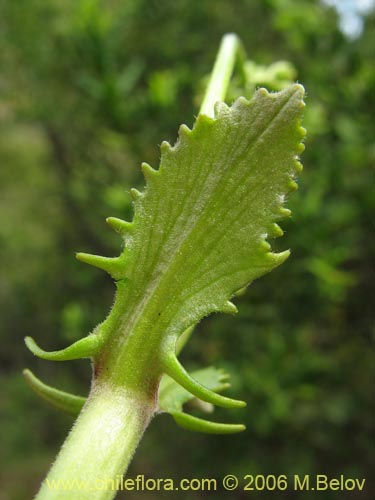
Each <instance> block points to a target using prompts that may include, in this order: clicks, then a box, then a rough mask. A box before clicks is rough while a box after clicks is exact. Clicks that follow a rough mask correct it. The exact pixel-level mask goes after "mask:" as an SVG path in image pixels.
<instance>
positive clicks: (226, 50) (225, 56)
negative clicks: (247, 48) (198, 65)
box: [199, 33, 244, 118]
mask: <svg viewBox="0 0 375 500" xmlns="http://www.w3.org/2000/svg"><path fill="white" fill-rule="evenodd" d="M243 60H244V50H243V48H242V44H241V41H240V39H239V38H238V36H237V35H236V34H234V33H228V34H226V35H224V36H223V38H222V41H221V44H220V48H219V52H218V54H217V56H216V61H215V66H214V69H213V71H212V73H211V77H210V81H209V83H208V86H207V89H206V93H205V96H204V98H203V102H202V105H201V109H200V110H199V114H202V115H207V116H210V117H211V118H213V117H214V106H215V103H216V102H217V101H223V100H224V98H225V96H226V93H227V90H228V86H229V82H230V79H231V77H232V74H233V71H234V68H235V64H236V62H238V63H239V68H240V70H241V72H243Z"/></svg>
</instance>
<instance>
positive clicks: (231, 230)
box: [93, 84, 305, 351]
mask: <svg viewBox="0 0 375 500" xmlns="http://www.w3.org/2000/svg"><path fill="white" fill-rule="evenodd" d="M303 95H304V89H303V87H302V86H301V85H297V84H296V85H292V86H290V87H288V88H287V89H285V90H283V91H282V92H278V93H274V94H269V93H268V92H267V91H266V90H265V89H260V90H258V91H257V92H256V94H255V96H254V98H253V99H252V100H251V101H247V100H246V99H244V98H240V99H238V100H237V101H236V102H235V103H234V104H233V105H232V106H231V107H228V106H226V105H225V104H223V103H218V104H217V106H216V114H215V118H209V117H208V116H205V115H199V116H198V118H197V120H196V123H195V126H194V128H193V130H190V129H189V128H188V127H186V126H185V125H182V126H181V127H180V131H179V139H178V141H177V143H176V145H175V146H174V147H172V146H170V145H169V144H168V143H167V142H163V143H162V145H161V162H160V168H159V170H153V169H152V168H151V167H150V166H149V165H147V164H143V165H142V169H143V172H144V175H145V177H146V180H147V186H146V189H145V192H144V193H138V192H137V196H135V202H134V203H135V215H134V220H133V223H132V230H131V232H129V234H128V235H127V237H126V244H125V249H124V252H123V254H122V255H121V256H120V257H119V258H118V259H117V260H116V261H115V264H116V272H115V275H116V279H117V280H118V281H119V282H121V290H120V291H119V293H118V297H117V301H116V304H115V307H114V310H113V314H114V315H116V314H118V316H119V315H120V314H123V315H124V317H123V318H122V322H123V323H127V324H129V325H132V328H133V329H134V328H136V329H137V331H138V332H139V335H141V336H142V335H144V340H145V341H146V339H147V340H148V341H149V342H152V343H153V344H154V346H155V347H157V346H158V345H160V344H161V342H162V341H163V342H164V341H165V342H166V348H167V349H169V351H171V350H173V346H174V342H175V340H176V338H177V337H178V335H179V334H181V333H182V332H183V331H184V330H185V329H186V328H188V327H189V326H190V325H193V324H195V323H197V322H198V321H199V320H200V319H202V318H203V317H204V316H207V315H208V314H210V313H212V312H219V311H223V312H235V307H234V306H233V304H231V303H230V302H228V300H229V299H230V298H231V297H233V296H234V295H235V293H236V292H237V291H238V290H240V289H241V288H243V287H245V286H247V285H248V284H249V283H251V282H252V281H253V280H254V279H256V278H258V277H260V276H261V275H263V274H265V273H267V272H269V271H271V270H272V269H274V268H275V267H277V266H278V265H280V264H281V263H282V262H284V260H285V259H286V258H287V257H288V255H289V251H285V252H281V253H273V252H272V251H271V248H270V246H269V244H268V243H267V241H266V240H267V238H268V237H276V236H279V235H280V234H282V231H281V230H280V228H279V227H278V226H277V224H276V222H277V221H278V220H279V219H282V218H283V217H286V216H288V215H289V214H290V212H289V210H286V209H284V208H283V204H284V200H285V195H286V194H288V193H289V192H290V191H293V190H294V189H296V183H295V182H294V181H293V178H294V176H295V175H296V174H297V173H298V172H300V170H301V168H302V167H301V164H300V163H299V162H298V161H297V157H298V154H299V153H300V152H301V151H302V150H303V145H302V144H301V140H302V138H303V137H304V134H305V131H304V129H303V128H302V127H300V125H299V123H300V119H301V115H302V112H303V108H304V104H303ZM93 264H94V265H95V262H93ZM99 265H100V263H99ZM105 265H107V264H106V262H105ZM105 265H103V266H102V267H103V268H104V267H105ZM111 271H113V270H112V269H111V270H110V272H111ZM112 274H114V273H113V272H112ZM120 303H121V304H123V305H124V307H122V306H121V304H120ZM125 304H126V307H125ZM140 330H141V331H142V332H143V333H140ZM157 351H160V349H157Z"/></svg>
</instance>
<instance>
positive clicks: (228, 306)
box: [220, 300, 238, 314]
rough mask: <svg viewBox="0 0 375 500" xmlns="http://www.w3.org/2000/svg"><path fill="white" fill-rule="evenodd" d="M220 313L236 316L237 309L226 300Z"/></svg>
mask: <svg viewBox="0 0 375 500" xmlns="http://www.w3.org/2000/svg"><path fill="white" fill-rule="evenodd" d="M220 311H221V312H223V313H227V314H237V313H238V309H237V307H236V306H235V305H234V304H233V302H231V301H230V300H227V301H226V302H225V303H224V305H223V306H222V307H221V309H220Z"/></svg>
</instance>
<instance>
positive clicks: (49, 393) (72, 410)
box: [22, 370, 86, 416]
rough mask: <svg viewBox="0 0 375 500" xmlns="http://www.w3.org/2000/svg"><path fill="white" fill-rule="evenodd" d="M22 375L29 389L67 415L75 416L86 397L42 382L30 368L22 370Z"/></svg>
mask: <svg viewBox="0 0 375 500" xmlns="http://www.w3.org/2000/svg"><path fill="white" fill-rule="evenodd" d="M22 373H23V376H24V377H25V380H26V382H27V384H28V385H29V386H30V387H31V389H32V390H33V391H34V392H35V393H36V394H37V395H38V396H40V397H41V398H42V399H44V400H45V401H47V402H48V403H49V404H51V405H52V406H54V407H55V408H57V409H58V410H61V411H63V412H65V413H69V415H73V416H77V415H78V414H79V412H80V411H81V409H82V407H83V405H84V404H85V402H86V398H83V397H81V396H75V395H74V394H69V393H68V392H64V391H60V390H58V389H55V388H54V387H51V386H50V385H47V384H45V383H44V382H42V381H41V380H40V379H39V378H38V377H36V376H35V375H34V374H33V373H32V372H31V371H30V370H23V372H22Z"/></svg>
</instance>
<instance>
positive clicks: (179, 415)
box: [170, 411, 246, 434]
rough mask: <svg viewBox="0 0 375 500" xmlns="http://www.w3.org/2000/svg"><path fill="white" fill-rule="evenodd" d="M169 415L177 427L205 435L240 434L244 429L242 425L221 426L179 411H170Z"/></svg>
mask: <svg viewBox="0 0 375 500" xmlns="http://www.w3.org/2000/svg"><path fill="white" fill-rule="evenodd" d="M170 415H172V417H173V419H174V421H175V422H176V424H177V425H179V426H180V427H182V428H183V429H186V430H189V431H194V432H204V433H207V434H234V433H236V432H242V431H244V430H245V429H246V427H245V426H244V425H242V424H221V423H219V422H210V421H209V420H204V419H202V418H198V417H194V416H193V415H189V414H188V413H183V412H180V411H171V412H170Z"/></svg>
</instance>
